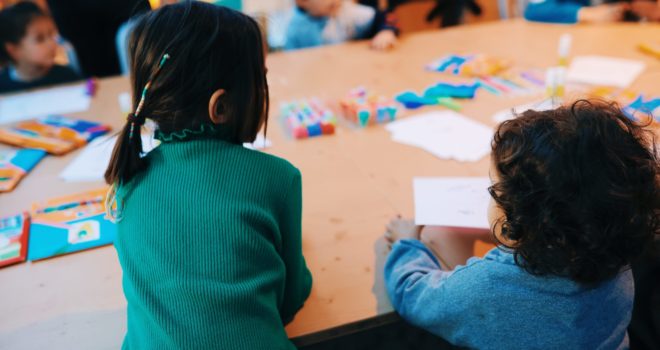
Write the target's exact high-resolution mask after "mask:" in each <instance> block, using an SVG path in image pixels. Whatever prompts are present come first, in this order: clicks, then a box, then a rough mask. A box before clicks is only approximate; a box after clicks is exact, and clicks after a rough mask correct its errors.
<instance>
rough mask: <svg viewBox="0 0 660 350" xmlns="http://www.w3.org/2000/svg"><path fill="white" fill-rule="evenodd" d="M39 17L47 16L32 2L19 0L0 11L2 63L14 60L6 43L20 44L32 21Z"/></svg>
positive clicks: (0, 61) (0, 54)
mask: <svg viewBox="0 0 660 350" xmlns="http://www.w3.org/2000/svg"><path fill="white" fill-rule="evenodd" d="M39 17H46V14H45V13H44V12H43V11H41V9H40V8H39V6H37V5H36V4H34V3H31V2H19V3H18V4H16V5H13V6H10V7H7V8H6V9H4V10H2V11H0V65H4V64H7V63H9V62H11V61H12V58H11V56H9V52H7V48H6V47H5V45H6V44H7V43H12V44H18V43H19V42H20V41H21V39H23V37H24V36H25V33H26V32H27V28H28V26H29V25H30V23H31V22H32V21H33V20H34V19H36V18H39Z"/></svg>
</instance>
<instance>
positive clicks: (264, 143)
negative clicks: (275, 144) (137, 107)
mask: <svg viewBox="0 0 660 350" xmlns="http://www.w3.org/2000/svg"><path fill="white" fill-rule="evenodd" d="M150 135H153V132H144V133H143V134H142V149H143V150H144V151H145V152H146V153H149V152H150V151H151V150H153V149H154V148H156V147H158V145H159V144H160V141H158V140H156V139H154V138H153V137H152V136H150ZM115 143H117V136H116V135H108V136H102V137H99V138H96V139H94V140H93V141H92V142H90V143H89V145H87V146H85V148H83V150H82V151H81V152H80V154H79V155H78V156H77V157H76V158H75V159H74V160H73V161H72V162H71V163H69V165H68V166H67V167H66V168H65V169H64V170H63V171H62V172H61V173H60V178H61V179H63V180H64V181H67V182H89V181H103V174H104V173H105V170H106V169H107V167H108V163H110V158H111V156H112V150H113V148H114V147H115ZM271 145H272V143H271V142H270V140H267V139H264V137H263V135H261V134H260V135H259V136H257V139H256V140H255V141H254V146H252V144H245V145H244V146H245V147H246V148H252V149H261V148H265V147H270V146H271ZM248 146H250V147H248Z"/></svg>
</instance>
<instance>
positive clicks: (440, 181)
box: [413, 177, 491, 229]
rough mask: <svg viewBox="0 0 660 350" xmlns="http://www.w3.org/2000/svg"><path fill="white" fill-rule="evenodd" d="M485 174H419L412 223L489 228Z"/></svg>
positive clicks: (488, 182) (415, 189)
mask: <svg viewBox="0 0 660 350" xmlns="http://www.w3.org/2000/svg"><path fill="white" fill-rule="evenodd" d="M490 184H491V183H490V179H488V178H487V177H437V178H430V177H418V178H415V179H414V180H413V187H414V191H415V224H417V225H434V226H450V227H466V228H479V229H489V225H488V202H489V200H490V194H489V193H488V186H490Z"/></svg>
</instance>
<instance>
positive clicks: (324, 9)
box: [285, 0, 398, 50]
mask: <svg viewBox="0 0 660 350" xmlns="http://www.w3.org/2000/svg"><path fill="white" fill-rule="evenodd" d="M397 34H398V28H397V27H396V23H395V20H394V17H393V15H392V14H390V13H384V12H381V11H377V10H375V9H374V8H372V7H369V6H364V5H360V4H356V3H354V2H352V1H349V0H296V8H295V9H294V13H293V16H292V18H291V21H290V22H289V26H288V28H287V32H286V46H285V48H286V49H287V50H294V49H302V48H307V47H314V46H320V45H328V44H339V43H343V42H346V41H349V40H354V39H366V38H372V39H371V45H372V47H373V48H374V49H377V50H385V49H388V48H390V47H392V46H393V45H394V44H395V43H396V40H397V38H396V37H397Z"/></svg>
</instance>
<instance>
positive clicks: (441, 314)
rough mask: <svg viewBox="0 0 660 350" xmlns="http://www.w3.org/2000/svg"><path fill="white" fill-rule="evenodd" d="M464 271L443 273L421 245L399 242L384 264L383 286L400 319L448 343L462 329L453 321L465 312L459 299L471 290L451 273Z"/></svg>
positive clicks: (430, 253) (415, 242) (405, 241)
mask: <svg viewBox="0 0 660 350" xmlns="http://www.w3.org/2000/svg"><path fill="white" fill-rule="evenodd" d="M462 269H467V268H462ZM465 272H466V271H459V270H455V271H443V270H442V269H441V268H440V263H439V262H438V260H436V258H435V257H434V255H433V253H432V252H431V251H430V250H429V249H428V248H427V247H426V246H424V244H423V243H421V242H420V241H417V240H401V241H398V242H397V243H395V244H394V246H393V247H392V252H391V253H390V255H389V257H388V258H387V262H386V263H385V286H386V288H387V292H388V295H389V296H390V300H391V302H392V306H393V307H394V309H395V310H396V311H397V312H398V313H399V315H401V317H402V318H403V319H405V320H406V321H408V322H410V323H412V324H414V325H416V326H418V327H421V328H424V329H426V330H429V331H431V332H433V333H435V334H437V335H439V336H441V337H443V338H445V339H446V340H448V341H451V340H452V338H453V337H454V336H455V334H456V333H457V332H458V331H459V330H460V327H461V325H460V324H459V323H457V322H454V321H455V320H457V319H459V318H460V317H461V314H462V313H465V309H466V306H465V305H464V303H463V301H462V300H464V299H465V298H462V297H461V296H462V294H469V291H470V286H469V285H467V284H466V283H464V280H465V279H462V278H456V277H459V276H454V274H464V273H465ZM468 280H469V279H468ZM461 284H462V285H461Z"/></svg>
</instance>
